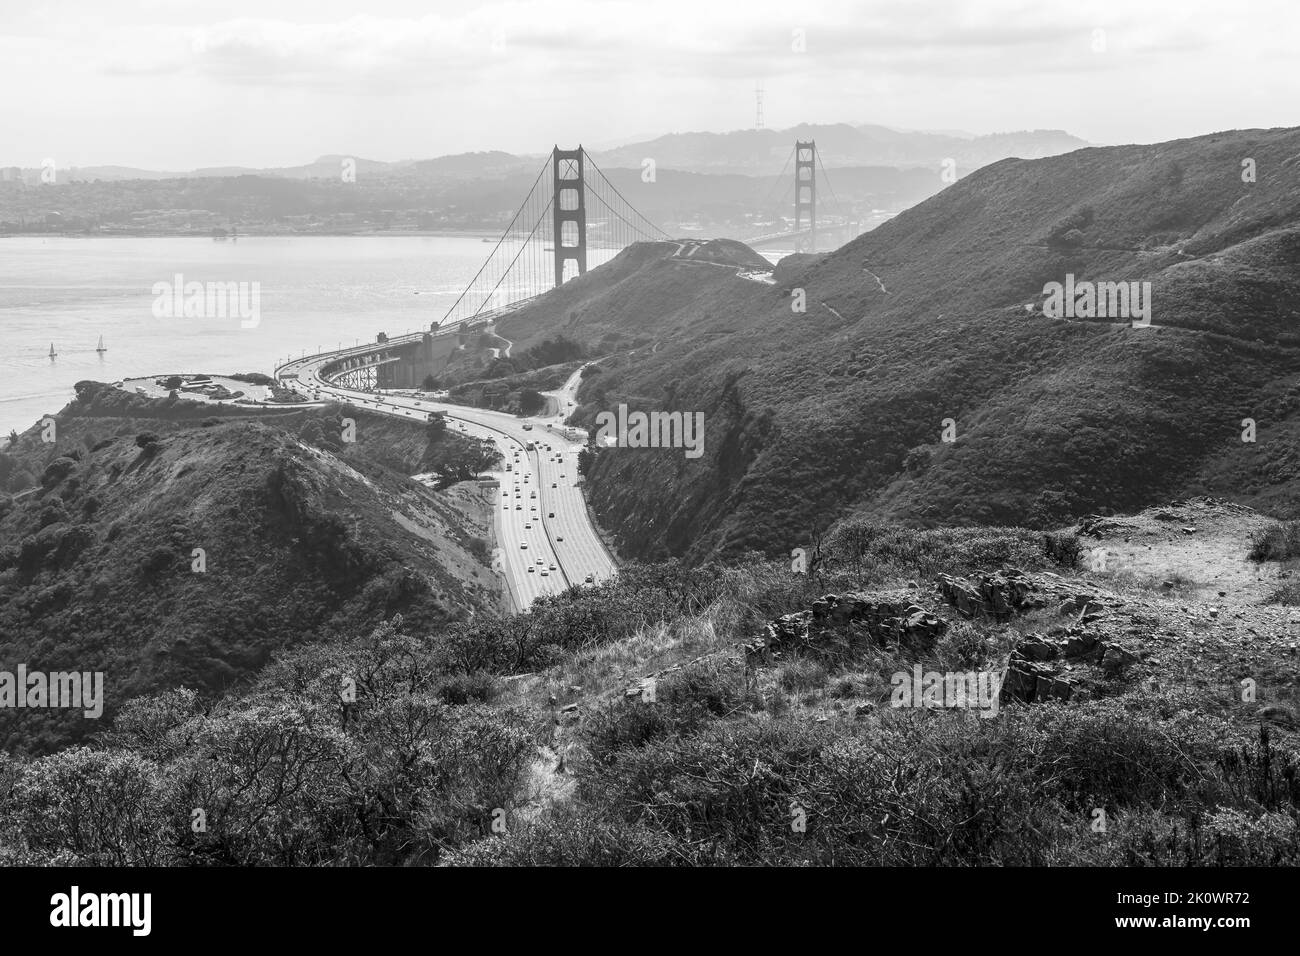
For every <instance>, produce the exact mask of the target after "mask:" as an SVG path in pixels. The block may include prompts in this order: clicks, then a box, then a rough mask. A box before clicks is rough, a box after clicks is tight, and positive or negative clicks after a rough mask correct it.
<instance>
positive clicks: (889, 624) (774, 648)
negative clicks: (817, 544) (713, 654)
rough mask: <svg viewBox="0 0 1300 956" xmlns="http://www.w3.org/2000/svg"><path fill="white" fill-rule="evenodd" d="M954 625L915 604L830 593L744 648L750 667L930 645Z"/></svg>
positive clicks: (781, 620) (772, 625)
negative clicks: (868, 646)
mask: <svg viewBox="0 0 1300 956" xmlns="http://www.w3.org/2000/svg"><path fill="white" fill-rule="evenodd" d="M947 628H948V622H947V621H945V620H943V619H942V618H940V617H937V616H936V615H934V614H932V613H930V612H929V611H927V610H925V609H924V608H922V607H920V606H919V605H916V604H913V603H911V602H910V601H907V600H904V599H900V600H890V599H879V598H873V597H869V596H868V595H866V594H846V595H843V596H841V595H837V594H827V595H825V596H824V597H822V598H819V599H818V600H816V601H814V602H813V603H812V605H811V607H810V608H809V609H808V610H806V611H799V612H796V613H794V614H785V615H782V616H781V617H779V618H777V619H776V620H774V621H769V622H768V624H767V628H766V633H765V634H764V635H763V636H762V637H759V638H757V639H755V640H753V641H750V642H748V643H746V644H745V645H743V647H744V652H745V660H746V662H747V663H756V662H761V663H771V662H772V661H773V660H774V659H777V658H780V657H787V656H790V655H797V654H799V653H822V654H828V653H835V652H836V651H837V650H839V651H846V650H848V649H849V648H850V647H851V645H852V644H854V643H857V642H862V641H864V640H866V641H878V642H880V641H894V642H904V643H911V644H916V645H928V644H929V643H932V642H933V641H934V640H935V639H936V638H938V637H939V636H941V635H942V634H943V633H944V631H946V630H947Z"/></svg>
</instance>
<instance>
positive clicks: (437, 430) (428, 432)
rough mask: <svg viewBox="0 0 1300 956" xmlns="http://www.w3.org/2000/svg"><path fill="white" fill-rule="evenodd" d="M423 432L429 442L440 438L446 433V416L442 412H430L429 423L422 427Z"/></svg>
mask: <svg viewBox="0 0 1300 956" xmlns="http://www.w3.org/2000/svg"><path fill="white" fill-rule="evenodd" d="M424 434H425V437H426V438H428V440H429V442H430V444H432V443H433V442H436V441H439V440H441V438H442V436H443V435H445V434H447V416H446V415H444V414H443V413H442V412H430V413H429V424H428V425H426V426H425V427H424Z"/></svg>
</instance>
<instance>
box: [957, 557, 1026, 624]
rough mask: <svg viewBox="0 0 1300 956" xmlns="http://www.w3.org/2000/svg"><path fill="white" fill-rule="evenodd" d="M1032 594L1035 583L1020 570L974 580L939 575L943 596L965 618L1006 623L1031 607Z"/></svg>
mask: <svg viewBox="0 0 1300 956" xmlns="http://www.w3.org/2000/svg"><path fill="white" fill-rule="evenodd" d="M1032 591H1033V587H1032V584H1031V581H1030V580H1029V578H1028V577H1027V576H1026V575H1025V573H1024V572H1023V571H1021V570H1020V569H1019V568H1011V567H1008V568H1003V569H1002V570H1001V571H998V572H996V573H994V574H980V575H977V576H976V577H975V578H974V580H967V579H965V578H958V577H953V576H951V575H947V574H940V575H939V592H940V593H941V594H942V595H943V597H944V600H946V601H947V602H948V603H949V604H951V605H952V606H953V607H954V608H956V609H957V612H958V613H959V614H962V615H964V616H965V617H975V616H977V615H985V614H987V615H990V616H992V617H995V618H998V619H1006V618H1008V617H1010V616H1011V615H1012V614H1014V613H1015V612H1016V611H1018V610H1019V609H1021V608H1022V607H1024V606H1025V605H1026V604H1028V603H1029V597H1030V595H1031V593H1032ZM1032 606H1038V605H1037V604H1033V605H1032Z"/></svg>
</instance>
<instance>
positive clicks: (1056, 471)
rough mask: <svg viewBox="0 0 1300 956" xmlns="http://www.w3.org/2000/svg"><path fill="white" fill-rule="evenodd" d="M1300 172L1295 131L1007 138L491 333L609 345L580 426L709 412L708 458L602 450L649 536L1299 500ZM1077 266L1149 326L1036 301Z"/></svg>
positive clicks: (782, 546) (772, 533) (580, 288)
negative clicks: (1139, 296) (842, 214)
mask: <svg viewBox="0 0 1300 956" xmlns="http://www.w3.org/2000/svg"><path fill="white" fill-rule="evenodd" d="M1246 158H1249V159H1252V160H1253V161H1254V163H1255V166H1256V169H1257V178H1258V181H1256V182H1251V183H1248V182H1243V180H1242V171H1243V166H1242V163H1243V160H1244V159H1246ZM1298 171H1300V131H1297V130H1294V129H1289V130H1247V131H1236V132H1229V133H1220V134H1214V135H1210V136H1203V137H1198V138H1195V139H1187V140H1180V141H1177V142H1171V143H1161V144H1156V145H1151V146H1124V147H1112V148H1091V149H1084V150H1079V151H1075V152H1072V153H1069V154H1066V155H1063V156H1057V157H1051V158H1046V159H1040V160H1012V159H1008V160H1004V161H1002V162H999V163H995V164H993V165H991V166H989V167H986V168H985V169H983V170H980V171H979V172H976V173H974V174H972V175H971V176H969V177H967V178H965V179H962V180H961V181H959V182H958V183H956V184H954V185H952V186H950V187H949V188H947V189H945V190H944V191H943V192H941V193H939V194H938V195H936V196H934V197H932V198H931V199H929V200H927V201H926V202H923V203H921V204H920V205H918V206H916V207H914V208H912V209H909V210H907V211H906V212H904V213H903V214H901V215H899V216H897V217H896V218H894V219H893V220H892V221H890V222H888V223H886V224H885V225H883V226H882V227H880V228H878V229H876V230H875V231H873V232H870V233H867V234H865V235H863V236H861V237H860V238H858V239H856V240H854V241H852V242H850V243H849V244H847V245H845V246H844V247H842V248H840V249H838V250H836V251H835V252H833V253H829V254H826V255H823V256H819V257H806V258H804V259H801V260H799V262H798V264H797V265H796V266H793V267H790V268H785V269H782V270H781V272H780V273H779V275H780V277H781V278H780V284H779V285H775V286H765V285H762V284H760V283H756V282H752V281H746V280H745V279H743V278H740V277H738V276H736V275H735V271H736V269H730V270H728V269H724V268H716V267H715V268H710V269H709V270H708V271H707V272H706V271H704V269H703V267H692V266H689V265H686V264H682V263H675V262H673V261H672V259H671V256H672V253H673V251H674V248H675V247H674V246H672V245H670V244H666V243H661V244H655V245H645V246H641V247H638V248H634V249H630V250H628V251H627V252H625V253H624V254H623V255H622V256H620V257H619V258H618V259H616V260H615V261H614V262H613V263H612V264H611V265H610V266H608V267H603V268H602V269H599V270H595V271H594V272H592V273H589V274H588V275H587V276H586V277H585V279H584V280H580V281H577V282H574V283H572V284H571V285H569V286H566V287H564V288H562V289H560V290H559V291H557V292H556V293H553V294H552V295H550V296H548V297H546V298H544V299H543V300H541V301H540V302H538V303H536V304H535V305H533V306H531V307H529V308H526V309H523V310H520V312H518V313H517V314H516V315H515V316H512V317H511V319H510V320H509V321H508V322H502V323H501V325H500V327H499V330H498V331H499V333H500V334H501V335H503V336H505V337H506V338H509V339H511V340H512V341H514V342H516V343H518V344H522V345H527V344H528V343H529V342H531V341H533V340H535V339H536V338H540V337H543V336H545V335H550V334H555V333H557V332H562V333H563V334H564V335H566V336H567V337H569V338H571V339H574V340H576V341H579V342H583V343H584V344H586V345H588V346H589V347H590V346H593V345H602V344H603V345H604V346H607V347H610V346H613V347H617V349H618V351H617V354H614V355H612V356H610V357H609V358H607V359H606V360H605V361H603V362H602V363H601V370H600V371H599V373H598V374H595V375H592V376H590V377H589V378H588V380H586V381H585V382H584V385H583V388H582V390H581V392H580V393H579V398H580V400H581V401H582V403H583V405H582V408H581V409H580V410H579V415H578V420H579V421H581V422H583V423H585V424H590V423H591V422H592V421H593V418H594V415H595V413H596V412H598V411H601V410H606V409H612V408H614V407H615V405H616V404H617V403H619V402H622V401H626V402H628V403H629V404H631V405H633V406H634V407H642V408H646V409H656V408H667V409H677V410H684V411H701V412H703V413H704V414H705V416H706V421H707V425H706V435H707V440H706V450H705V454H704V456H703V457H702V458H699V459H697V460H687V459H685V458H684V456H683V454H682V453H681V452H680V451H679V450H669V451H658V450H653V449H646V450H635V449H618V448H611V449H606V450H603V451H601V452H600V453H599V454H598V455H597V457H596V460H595V461H594V463H593V464H592V465H591V468H590V472H589V483H590V487H591V495H592V503H593V506H594V507H595V508H596V510H597V512H598V513H599V514H601V515H602V520H604V521H605V522H606V523H607V524H609V525H612V526H613V527H614V528H616V529H617V530H618V532H619V533H620V537H621V542H622V544H623V546H624V547H625V548H627V549H628V550H630V551H631V552H632V553H634V554H638V555H639V556H658V555H663V554H677V555H685V556H687V557H689V558H692V559H703V558H705V557H708V556H710V555H713V554H719V553H728V552H737V551H742V550H745V549H750V548H756V549H760V550H763V551H766V552H768V553H769V554H771V553H781V552H788V551H789V550H790V549H791V548H793V547H796V546H799V545H800V544H801V543H806V542H807V541H808V540H809V536H810V534H812V533H813V532H814V531H815V530H816V529H817V528H818V527H824V526H825V524H826V523H827V522H828V521H830V520H832V519H834V518H835V517H837V516H845V515H848V514H852V513H855V512H862V513H868V514H874V515H878V516H881V517H887V518H891V519H898V520H902V521H904V522H909V523H914V524H920V525H937V524H941V523H949V524H1020V525H1030V526H1034V525H1038V526H1047V525H1053V524H1059V523H1064V522H1066V521H1068V520H1071V519H1073V518H1075V517H1077V516H1080V515H1084V514H1087V513H1090V512H1111V511H1122V510H1139V509H1141V508H1142V507H1145V506H1147V505H1149V504H1151V503H1154V502H1158V501H1161V500H1167V499H1170V498H1174V497H1180V496H1184V495H1189V494H1204V493H1212V494H1216V495H1221V496H1224V497H1229V498H1233V499H1236V500H1240V501H1242V502H1243V503H1247V504H1252V505H1255V506H1257V507H1260V508H1263V509H1265V510H1271V511H1275V512H1279V513H1291V512H1293V511H1295V510H1296V509H1297V507H1298V506H1300V482H1297V480H1296V479H1297V478H1300V457H1297V455H1296V452H1295V449H1296V448H1297V447H1300V384H1297V381H1296V377H1295V376H1296V369H1297V367H1298V365H1300V352H1298V351H1297V349H1298V347H1300V305H1298V304H1297V303H1300V176H1297V172H1298ZM737 258H738V259H739V258H740V257H737ZM692 269H694V270H695V271H689V270H692ZM1067 273H1073V274H1074V275H1075V276H1076V277H1078V278H1079V279H1081V280H1082V279H1090V280H1098V281H1139V282H1140V281H1149V282H1151V283H1152V290H1153V302H1154V306H1153V310H1154V311H1153V316H1152V321H1153V324H1154V326H1155V327H1153V328H1146V329H1132V328H1128V327H1127V325H1126V324H1124V323H1119V322H1116V323H1111V322H1106V321H1097V320H1086V319H1083V320H1077V321H1064V320H1052V319H1048V318H1045V317H1044V316H1043V314H1042V311H1041V304H1042V302H1043V299H1044V296H1043V287H1044V284H1045V283H1047V282H1049V281H1064V280H1065V277H1066V275H1067ZM795 288H799V289H802V290H804V292H805V294H806V300H807V311H806V312H805V313H802V314H800V313H796V312H793V311H792V296H791V292H792V290H793V289H795ZM1027 304H1029V305H1031V306H1033V311H1027V310H1026V305H1027ZM628 349H633V350H634V352H633V354H631V355H629V354H627V350H628ZM611 350H612V349H611ZM596 354H599V351H598V350H597V352H596ZM1246 418H1251V419H1254V421H1255V422H1256V425H1257V441H1255V442H1254V443H1247V442H1243V441H1242V440H1241V435H1242V432H1243V427H1244V426H1243V424H1242V421H1243V419H1246ZM946 419H951V420H952V423H953V425H954V427H955V436H956V441H955V442H952V443H948V442H944V441H942V440H941V439H942V431H943V428H944V421H945V420H946Z"/></svg>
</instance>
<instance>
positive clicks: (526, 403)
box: [519, 388, 546, 415]
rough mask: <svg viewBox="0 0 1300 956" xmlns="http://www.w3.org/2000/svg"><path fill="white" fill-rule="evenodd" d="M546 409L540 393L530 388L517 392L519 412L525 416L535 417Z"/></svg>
mask: <svg viewBox="0 0 1300 956" xmlns="http://www.w3.org/2000/svg"><path fill="white" fill-rule="evenodd" d="M545 407H546V399H545V398H544V397H542V393H541V392H539V391H537V390H536V389H532V388H525V389H520V391H519V410H520V411H521V412H523V413H524V414H525V415H536V414H537V413H538V412H540V411H541V410H542V409H544V408H545Z"/></svg>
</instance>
